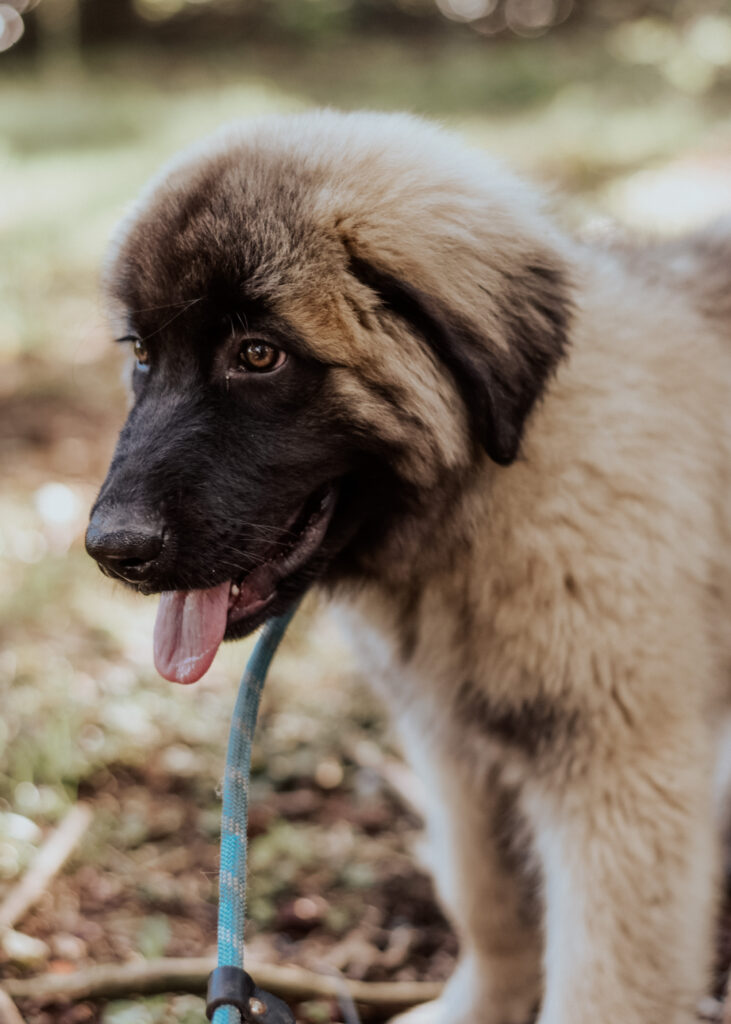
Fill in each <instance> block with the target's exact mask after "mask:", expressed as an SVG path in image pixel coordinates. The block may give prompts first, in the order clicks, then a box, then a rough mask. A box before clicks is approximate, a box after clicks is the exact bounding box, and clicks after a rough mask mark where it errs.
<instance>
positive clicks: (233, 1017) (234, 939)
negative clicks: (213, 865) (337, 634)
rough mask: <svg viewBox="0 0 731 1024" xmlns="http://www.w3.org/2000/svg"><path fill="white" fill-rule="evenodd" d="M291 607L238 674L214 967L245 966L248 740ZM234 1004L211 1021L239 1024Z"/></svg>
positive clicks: (270, 626) (267, 630) (271, 625)
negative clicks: (216, 954)
mask: <svg viewBox="0 0 731 1024" xmlns="http://www.w3.org/2000/svg"><path fill="white" fill-rule="evenodd" d="M294 612H295V609H292V610H291V611H289V612H287V613H285V614H284V615H281V616H280V617H279V618H276V619H271V620H270V621H269V622H268V623H267V624H266V625H265V627H264V629H263V631H262V633H261V635H260V637H259V639H258V640H257V643H256V647H255V648H254V651H253V653H252V655H251V657H250V658H249V660H248V662H247V665H246V668H245V669H244V674H243V676H242V677H241V685H240V687H239V693H238V697H237V698H236V706H235V708H234V714H233V719H232V722H231V731H230V733H229V738H228V752H227V754H226V772H225V775H224V779H223V816H222V820H221V867H220V873H219V904H218V965H219V967H242V968H243V966H244V925H245V923H246V853H247V837H246V833H247V824H248V814H249V771H250V768H251V743H252V740H253V738H254V729H255V728H256V716H257V713H258V711H259V699H260V697H261V691H262V689H263V688H264V680H265V679H266V675H267V671H268V670H269V665H270V663H271V660H272V658H273V657H274V654H275V652H276V650H277V647H278V646H279V642H280V640H281V639H282V637H283V636H284V632H285V630H286V628H287V626H288V625H289V622H290V619H291V618H292V616H293V615H294ZM240 1020H241V1017H240V1014H239V1011H238V1010H236V1009H235V1008H234V1007H232V1006H221V1007H219V1009H217V1010H216V1012H215V1013H214V1015H213V1024H240Z"/></svg>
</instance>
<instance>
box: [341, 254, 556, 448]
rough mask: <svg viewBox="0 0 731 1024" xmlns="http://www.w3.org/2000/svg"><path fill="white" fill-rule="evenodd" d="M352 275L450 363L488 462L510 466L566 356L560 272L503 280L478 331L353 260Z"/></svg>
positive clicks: (530, 270)
mask: <svg viewBox="0 0 731 1024" xmlns="http://www.w3.org/2000/svg"><path fill="white" fill-rule="evenodd" d="M350 269H351V272H352V273H353V274H354V276H355V277H357V278H358V280H359V281H361V282H362V283H363V284H365V285H367V286H368V287H369V288H371V289H372V290H373V291H375V292H376V294H377V295H378V297H379V299H380V302H381V304H382V305H383V306H384V307H385V308H386V309H388V310H389V311H390V312H392V313H395V314H396V315H397V316H399V317H402V318H403V319H404V320H406V321H407V322H408V323H409V324H410V326H411V328H412V329H413V330H415V331H417V332H418V333H419V334H420V335H421V336H422V337H423V338H424V340H425V341H426V342H427V344H428V345H429V346H430V347H431V348H432V350H433V351H434V352H435V354H436V355H437V356H438V357H439V358H440V359H441V360H442V361H443V362H444V363H445V365H446V366H447V367H448V368H449V370H450V371H451V373H452V375H453V376H454V379H455V381H456V383H457V386H458V387H459V389H460V392H461V393H462V395H463V396H464V399H465V403H466V405H467V408H468V410H469V414H470V418H471V420H472V422H473V423H474V426H475V428H476V431H477V434H478V437H479V439H480V441H481V443H482V445H483V446H484V448H485V450H486V451H487V453H488V455H489V456H490V458H491V459H493V461H494V462H497V463H498V464H499V465H501V466H507V465H510V463H511V462H513V461H514V460H515V458H516V456H517V454H518V449H519V447H520V441H521V437H522V435H523V428H524V426H525V422H526V419H527V418H528V414H529V413H530V411H531V409H532V408H533V406H534V404H535V402H536V400H537V399H538V398H539V397H540V395H541V393H542V391H543V389H544V387H545V385H546V382H547V381H548V379H549V378H550V376H551V374H552V372H553V371H554V369H555V368H556V365H557V364H558V362H559V360H560V359H561V357H562V355H563V354H564V352H565V350H566V346H567V335H568V327H569V321H570V317H571V300H570V297H569V290H568V286H567V283H566V280H565V275H564V273H563V271H562V270H561V269H560V268H558V267H554V266H550V265H549V264H548V261H546V262H539V261H537V260H536V261H533V262H530V263H528V264H526V265H525V266H522V267H521V268H520V269H519V271H518V272H517V273H513V274H509V275H508V274H505V275H503V277H502V282H501V286H500V288H498V289H496V291H497V292H498V294H494V295H492V296H491V297H490V298H491V300H492V302H491V306H494V315H492V316H490V317H489V322H488V323H486V325H485V326H484V327H481V326H480V325H478V324H477V323H473V322H467V321H466V320H465V319H463V318H462V317H461V316H460V315H459V314H455V313H450V312H449V311H448V310H446V309H443V308H441V304H440V303H439V302H437V301H436V300H435V299H433V298H432V297H431V296H430V295H427V294H425V293H423V292H422V291H420V290H419V289H418V288H415V287H414V286H413V285H412V284H410V283H408V282H406V281H403V280H400V279H399V278H397V277H395V276H394V275H392V274H391V273H389V272H388V271H385V270H381V269H379V268H378V267H376V266H374V265H373V264H372V263H370V262H368V261H366V260H363V259H361V258H360V257H357V256H355V255H353V254H352V253H351V254H350ZM486 319H487V318H486Z"/></svg>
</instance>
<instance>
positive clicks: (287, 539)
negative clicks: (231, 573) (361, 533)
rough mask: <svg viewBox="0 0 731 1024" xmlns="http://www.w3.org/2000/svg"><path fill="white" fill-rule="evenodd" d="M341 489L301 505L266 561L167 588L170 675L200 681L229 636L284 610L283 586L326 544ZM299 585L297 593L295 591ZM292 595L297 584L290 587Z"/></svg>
mask: <svg viewBox="0 0 731 1024" xmlns="http://www.w3.org/2000/svg"><path fill="white" fill-rule="evenodd" d="M336 500H337V489H336V487H335V486H334V485H331V484H328V485H326V486H325V487H322V488H320V489H319V490H318V491H316V492H315V493H314V494H312V495H311V497H310V498H309V499H308V500H307V501H306V502H305V503H304V505H302V506H301V508H300V509H299V511H298V512H297V514H296V515H295V516H293V517H292V518H291V519H290V520H289V522H288V523H287V525H286V526H285V527H284V529H283V530H282V533H281V535H280V537H279V538H278V539H277V540H276V541H275V542H274V543H272V544H271V545H270V546H269V548H268V549H267V550H266V551H265V552H264V554H263V555H262V560H261V562H260V563H259V564H258V565H256V566H255V567H254V568H253V569H251V570H250V571H249V572H247V573H245V574H243V575H242V576H241V577H239V578H236V579H229V580H226V581H225V582H224V583H220V584H219V585H218V586H216V587H211V588H210V589H208V590H172V591H167V592H165V593H163V594H162V596H161V598H160V605H159V608H158V612H157V620H156V622H155V639H154V648H155V667H156V668H157V671H158V672H159V673H160V675H161V676H163V677H164V678H165V679H170V680H172V681H173V682H178V683H194V682H196V680H198V679H200V678H201V676H202V675H204V674H205V673H206V672H207V671H208V669H209V668H210V665H211V662H212V661H213V659H214V657H215V655H216V651H217V650H218V648H219V646H220V645H221V642H222V641H223V640H224V639H231V638H233V637H237V636H244V635H245V634H246V633H248V632H251V630H252V629H255V628H256V627H257V626H259V625H260V624H261V623H262V622H264V621H265V619H266V618H268V617H269V615H270V614H272V613H274V612H276V611H283V610H284V609H283V608H279V607H276V606H278V605H279V604H280V603H281V601H280V600H279V598H280V597H281V596H282V595H281V591H282V586H283V584H285V583H290V584H291V581H292V577H294V576H295V575H296V574H298V573H299V571H300V570H302V569H304V568H305V566H306V565H307V564H308V563H309V562H310V560H311V559H312V558H313V556H314V555H315V554H316V553H317V551H318V550H319V548H320V546H321V545H322V542H323V540H324V539H325V535H326V533H327V530H328V527H329V525H330V521H331V519H332V516H333V512H334V510H335V504H336ZM293 589H294V591H295V593H294V594H292V593H291V591H292V590H293ZM287 590H288V592H290V597H291V598H292V597H294V596H298V594H297V593H296V590H297V588H292V587H291V585H290V586H289V587H288V588H287Z"/></svg>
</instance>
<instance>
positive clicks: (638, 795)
mask: <svg viewBox="0 0 731 1024" xmlns="http://www.w3.org/2000/svg"><path fill="white" fill-rule="evenodd" d="M106 279H107V291H108V294H109V298H110V303H111V306H112V316H113V318H114V319H115V322H117V321H118V319H119V318H120V317H121V318H122V319H123V320H124V321H125V324H126V326H124V327H123V326H121V325H120V327H119V329H118V333H120V334H122V333H124V334H129V333H130V331H133V333H134V334H136V335H141V336H144V337H145V338H147V343H148V346H149V348H150V351H151V353H152V363H153V368H152V371H151V372H150V373H149V374H148V375H147V376H146V377H145V378H144V380H143V378H142V377H141V375H140V374H139V373H137V374H135V377H136V384H135V390H136V393H137V402H136V404H135V406H134V408H133V410H132V413H131V415H130V419H129V421H128V423H127V425H126V427H125V430H124V431H123V433H122V436H121V440H120V445H119V448H118V452H117V455H116V457H115V461H114V463H113V466H112V470H111V472H110V476H109V478H108V480H107V483H106V484H105V487H104V489H103V490H102V495H101V497H100V502H101V503H102V504H103V503H104V502H114V501H116V502H120V501H121V502H125V503H138V504H139V503H142V504H144V505H145V507H148V508H152V507H154V508H155V509H156V510H158V511H159V509H160V508H161V507H164V510H165V511H164V515H165V517H166V521H167V523H168V526H169V530H170V534H171V536H172V541H171V543H170V544H168V545H167V546H166V552H167V553H166V555H165V559H164V560H163V561H164V564H162V565H161V568H160V571H159V574H158V575H157V576H156V577H155V579H154V580H153V581H152V582H151V583H148V584H147V585H146V587H145V589H146V590H148V591H151V590H165V589H171V588H172V589H175V588H183V587H186V588H189V587H206V586H209V585H212V584H213V583H218V582H220V581H221V580H222V579H226V578H227V574H228V575H230V574H231V565H232V564H233V563H235V564H236V565H237V566H239V567H240V566H242V565H243V566H246V565H249V566H250V565H253V564H255V562H256V559H257V557H261V552H262V550H263V545H264V543H265V540H266V536H267V533H266V531H267V530H270V529H275V528H281V526H282V525H283V523H284V521H285V519H286V517H287V515H288V514H290V513H291V510H292V509H293V508H295V507H296V506H297V504H298V503H299V502H301V501H303V500H304V499H305V498H306V497H307V495H308V493H310V492H311V491H312V490H313V489H314V488H316V487H317V486H319V485H320V484H322V483H323V482H325V481H328V480H330V479H334V478H336V477H337V478H338V480H339V481H340V484H339V486H340V498H339V501H338V506H337V510H336V513H335V517H334V519H333V522H332V524H331V527H330V529H329V531H328V534H327V536H326V538H325V541H324V543H323V545H322V547H321V548H320V551H319V552H318V554H317V555H316V556H315V557H314V558H313V559H312V560H311V561H310V562H309V563H308V565H307V567H306V570H304V571H301V572H300V573H299V574H296V578H295V579H294V580H291V581H286V583H285V585H284V586H283V588H282V592H281V594H280V595H279V597H278V601H277V603H276V605H275V606H274V607H273V608H272V609H270V611H272V612H274V611H280V610H282V609H283V608H284V607H285V606H286V605H287V604H288V603H289V602H291V600H292V599H293V597H294V596H296V594H298V593H300V592H301V591H302V590H304V589H305V588H306V587H307V586H308V585H309V584H310V583H311V582H313V581H315V580H317V581H318V585H321V586H323V587H325V588H327V589H328V590H329V591H330V592H331V593H332V594H333V595H334V597H335V598H336V599H337V600H338V601H339V602H340V604H341V606H342V608H343V609H344V612H345V614H346V616H347V617H348V619H349V620H350V623H351V625H352V633H353V636H354V639H355V642H356V644H357V645H358V647H359V649H360V650H361V651H362V653H363V657H364V660H365V664H366V665H367V666H368V671H369V672H370V675H371V677H372V678H373V680H374V683H375V684H376V685H377V686H378V688H379V690H380V691H381V692H382V693H383V695H384V696H385V697H386V699H387V700H388V701H389V702H390V704H391V705H392V707H393V709H394V711H395V715H396V717H397V720H398V723H399V725H400V727H401V730H402V733H403V737H404V741H405V746H406V749H407V752H408V755H409V757H410V758H411V760H412V762H413V764H414V765H415V766H416V769H417V771H418V773H419V775H420V777H421V778H422V779H423V780H424V782H425V783H426V785H427V786H428V788H429V792H430V803H431V806H432V809H433V818H432V820H431V821H430V822H429V831H430V835H431V839H432V850H433V862H434V871H435V874H436V877H437V882H438V886H439V890H440V894H441V897H442V899H443V901H444V904H445V906H446V908H447V909H448V911H449V913H450V914H451V916H452V919H453V921H454V924H455V927H456V928H457V931H458V933H459V937H460V942H461V947H462V956H461V962H460V966H459V968H458V970H457V972H456V974H455V976H454V978H453V979H452V981H451V982H450V984H449V985H448V987H447V989H446V992H445V994H444V996H443V998H442V999H440V1000H439V1001H438V1002H437V1003H435V1004H431V1005H430V1006H428V1007H426V1008H421V1009H418V1010H416V1011H413V1012H412V1013H410V1014H407V1015H406V1016H405V1017H403V1018H399V1019H400V1020H403V1021H404V1022H406V1021H408V1022H409V1024H416V1022H417V1021H418V1022H429V1024H524V1022H525V1021H527V1020H529V1019H530V1016H531V1014H532V1012H533V1011H534V1010H535V1008H536V1007H537V1006H538V1005H539V1004H540V1006H541V1010H540V1022H541V1024H587V1022H588V1021H593V1022H596V1024H689V1022H690V1021H691V1020H692V1019H693V1014H694V1011H693V1008H694V1004H695V1002H696V1000H697V999H698V997H699V996H700V995H701V994H702V993H703V992H704V990H705V987H706V985H707V983H708V981H709V972H710V968H711V960H712V937H713V925H714V906H715V896H716V889H717V874H718V871H717V860H718V857H717V846H718V843H717V833H718V828H717V818H716V816H714V808H713V806H712V773H713V768H714V759H715V750H716V740H717V735H718V733H719V731H720V730H719V724H720V722H721V719H722V716H723V714H724V712H725V708H726V704H727V699H728V697H729V689H730V687H729V684H731V629H730V628H729V623H728V617H729V612H730V611H731V525H730V523H729V516H728V508H729V505H730V504H731V225H728V224H727V225H726V226H725V227H724V226H723V225H721V226H719V227H718V228H717V229H716V230H715V231H709V232H707V233H701V234H698V235H697V236H694V237H690V238H687V239H685V240H682V241H679V242H673V243H662V244H660V243H658V244H655V245H642V246H636V247H632V246H629V245H620V244H615V245H611V246H610V245H605V246H601V247H600V246H594V245H589V244H584V243H582V242H579V241H577V240H575V239H573V238H570V237H568V236H567V235H565V234H563V233H562V232H561V231H559V230H558V228H557V227H556V226H554V224H553V223H552V221H551V220H550V219H549V218H548V217H547V215H546V214H545V212H544V210H543V208H542V203H541V201H540V200H539V199H538V198H537V196H536V194H535V192H534V191H533V190H532V189H531V188H529V187H527V186H525V185H524V184H523V183H521V182H520V181H518V180H517V179H515V178H514V177H512V176H511V175H510V174H508V173H507V172H505V171H504V170H502V169H501V168H500V167H498V166H497V165H495V164H493V163H492V162H490V161H489V160H488V159H486V158H485V157H484V156H483V155H482V154H479V153H477V152H473V151H471V150H469V149H467V148H466V147H465V146H464V145H463V144H462V143H461V142H459V141H458V140H457V139H455V138H453V137H451V136H449V135H446V134H444V133H442V132H440V131H439V130H437V129H435V128H432V127H430V126H428V125H426V124H424V123H421V122H419V121H417V120H414V119H411V118H407V117H402V116H380V115H363V114H356V115H340V114H337V113H332V112H319V113H313V114H306V115H302V116H296V117H284V118H279V119H268V120H266V121H261V122H255V123H252V124H249V125H243V126H239V127H236V128H233V129H231V130H229V131H227V132H226V133H224V134H221V135H219V136H217V137H216V138H214V140H212V141H209V142H208V143H206V144H205V145H204V146H202V147H201V148H200V149H198V150H197V151H195V152H193V153H189V154H186V155H185V156H184V157H183V158H182V160H179V161H178V162H177V163H176V164H175V165H173V166H172V168H168V169H167V170H166V171H165V173H164V174H163V175H162V176H161V177H160V178H159V179H158V180H156V181H155V182H154V183H153V185H152V186H151V187H150V188H149V189H148V190H147V192H146V193H145V195H144V196H143V197H142V199H141V200H140V202H139V203H138V205H137V206H136V208H135V209H134V210H133V212H132V214H131V216H130V218H129V219H128V221H127V222H126V224H125V225H124V227H123V229H122V231H121V233H120V236H119V238H118V240H117V242H116V244H115V248H114V252H113V253H112V257H111V259H110V263H109V266H108V270H107V275H106ZM163 307H164V308H163ZM227 318H228V319H227ZM130 323H131V326H129V324H130ZM232 324H233V325H234V328H235V330H233V335H232V327H231V325H232ZM239 327H240V328H241V329H240V330H239ZM237 331H238V335H237ZM247 331H248V333H253V334H256V335H257V336H261V335H262V334H264V335H265V336H266V337H269V338H274V339H275V344H277V345H281V346H282V347H284V348H285V349H287V350H288V351H289V352H290V353H291V359H290V364H288V366H289V369H288V371H287V374H286V375H285V374H281V375H279V376H278V377H277V376H276V375H275V376H272V377H271V378H267V379H264V378H261V379H259V380H256V381H253V380H248V381H246V382H244V383H243V384H241V383H236V382H233V383H232V382H231V381H230V380H229V379H228V377H227V375H225V374H222V372H221V371H220V365H219V364H220V359H221V358H222V357H221V352H227V351H228V348H227V346H230V345H231V344H232V342H231V340H230V339H231V337H232V336H233V337H234V339H235V338H236V337H238V338H239V341H240V337H241V335H242V332H243V333H244V334H245V333H246V332H247ZM234 343H235V342H234ZM226 358H228V357H226ZM224 377H226V379H225V384H224ZM275 378H276V379H275ZM247 524H249V525H248V526H247ZM262 530H264V533H263V535H262V533H261V531H262ZM250 625H251V624H249V626H250ZM249 626H247V628H249ZM236 633H237V631H236V630H232V631H231V635H232V636H233V635H236ZM511 836H518V837H520V841H519V842H516V841H514V840H513V839H511V838H510V837H511Z"/></svg>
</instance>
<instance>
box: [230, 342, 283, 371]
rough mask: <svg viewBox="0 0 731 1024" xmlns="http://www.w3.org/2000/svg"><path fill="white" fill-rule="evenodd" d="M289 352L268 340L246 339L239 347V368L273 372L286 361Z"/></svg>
mask: <svg viewBox="0 0 731 1024" xmlns="http://www.w3.org/2000/svg"><path fill="white" fill-rule="evenodd" d="M286 358H287V353H286V352H284V351H282V349H281V348H276V347H275V346H274V345H270V344H269V342H267V341H245V342H244V343H243V345H242V346H241V348H240V349H239V369H240V370H246V371H247V372H249V373H271V371H272V370H277V369H279V367H280V366H282V364H283V363H284V362H285V360H286Z"/></svg>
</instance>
